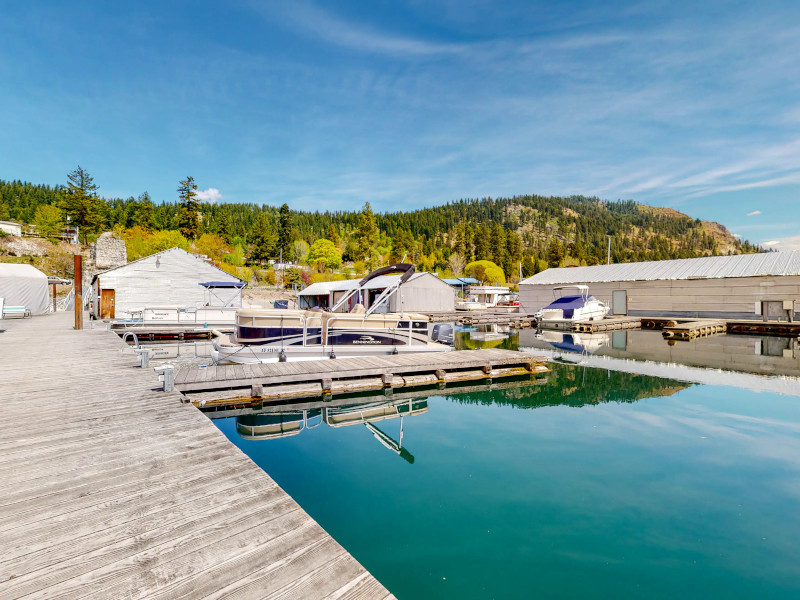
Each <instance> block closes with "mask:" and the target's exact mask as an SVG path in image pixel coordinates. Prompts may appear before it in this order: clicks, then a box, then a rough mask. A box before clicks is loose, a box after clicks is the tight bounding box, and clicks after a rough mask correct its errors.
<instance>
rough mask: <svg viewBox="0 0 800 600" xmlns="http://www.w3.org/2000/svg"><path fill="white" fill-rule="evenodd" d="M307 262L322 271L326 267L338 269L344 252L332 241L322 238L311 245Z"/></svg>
mask: <svg viewBox="0 0 800 600" xmlns="http://www.w3.org/2000/svg"><path fill="white" fill-rule="evenodd" d="M306 262H307V263H308V264H310V265H314V266H316V267H317V268H318V269H320V270H321V271H324V270H325V268H328V269H336V268H338V267H340V266H341V264H342V253H341V252H339V250H338V249H337V248H336V246H335V245H334V243H333V242H332V241H330V240H326V239H324V238H320V239H318V240H317V241H316V242H314V243H313V244H312V245H311V249H310V250H309V251H308V256H307V257H306Z"/></svg>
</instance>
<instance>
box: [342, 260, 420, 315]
mask: <svg viewBox="0 0 800 600" xmlns="http://www.w3.org/2000/svg"><path fill="white" fill-rule="evenodd" d="M395 273H402V276H401V277H400V279H398V280H397V281H395V282H393V283H392V284H391V285H389V286H388V287H386V289H384V290H383V292H381V294H380V295H379V296H378V297H377V298H376V299H375V300H374V302H373V303H372V305H370V307H369V309H368V310H367V311H366V312H365V313H364V315H365V316H369V315H371V314H372V313H373V312H375V309H377V308H378V307H379V306H380V305H381V304H383V303H384V302H386V300H387V299H388V298H389V296H391V295H392V294H394V293H395V292H396V291H397V289H398V288H399V287H400V286H401V285H403V284H404V283H405V282H406V281H408V280H409V279H410V278H411V276H412V275H413V274H414V265H412V264H410V263H397V264H394V265H389V266H388V267H381V268H380V269H375V270H374V271H372V272H371V273H369V274H368V275H367V276H366V277H364V279H362V280H361V281H359V282H358V287H357V288H355V289H352V290H350V291H349V292H348V293H347V294H345V295H344V296H343V297H342V298H340V299H339V301H338V302H337V303H336V304H335V305H334V306H333V308H331V312H336V310H337V309H338V308H339V307H340V306H343V305H345V303H346V302H348V301H349V300H350V298H352V297H353V296H354V295H355V294H357V293H360V292H361V291H362V290H363V289H365V286H366V285H367V283H369V282H370V281H371V280H373V279H375V278H377V277H381V276H382V275H392V274H395Z"/></svg>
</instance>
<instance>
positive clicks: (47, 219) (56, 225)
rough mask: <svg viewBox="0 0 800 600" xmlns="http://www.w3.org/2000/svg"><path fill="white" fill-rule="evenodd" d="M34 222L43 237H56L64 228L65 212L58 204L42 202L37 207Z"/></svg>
mask: <svg viewBox="0 0 800 600" xmlns="http://www.w3.org/2000/svg"><path fill="white" fill-rule="evenodd" d="M33 224H34V225H36V228H37V229H38V230H39V235H41V236H42V237H46V238H56V237H58V236H59V235H60V234H61V231H62V230H63V229H64V213H63V212H61V209H60V208H58V207H57V206H54V205H52V204H42V205H41V206H39V207H38V208H37V209H36V214H35V215H34V217H33Z"/></svg>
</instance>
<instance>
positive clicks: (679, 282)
mask: <svg viewBox="0 0 800 600" xmlns="http://www.w3.org/2000/svg"><path fill="white" fill-rule="evenodd" d="M569 285H588V286H589V291H590V293H591V294H592V295H593V296H595V297H596V298H598V299H600V300H603V301H605V302H608V303H610V304H611V313H610V314H612V315H634V316H670V317H709V318H736V319H762V318H764V319H766V318H773V319H774V318H783V319H786V318H793V319H796V318H797V311H798V310H800V251H788V252H767V253H760V254H741V255H735V256H707V257H702V258H687V259H678V260H661V261H649V262H638V263H621V264H612V265H597V266H591V267H566V268H558V269H547V270H545V271H542V272H541V273H537V274H536V275H533V276H532V277H529V278H527V279H525V280H523V281H522V282H520V285H519V292H520V311H522V312H535V311H537V310H539V309H540V308H542V307H543V306H545V305H547V304H549V303H550V302H552V301H553V296H554V293H555V292H554V288H557V287H559V286H569Z"/></svg>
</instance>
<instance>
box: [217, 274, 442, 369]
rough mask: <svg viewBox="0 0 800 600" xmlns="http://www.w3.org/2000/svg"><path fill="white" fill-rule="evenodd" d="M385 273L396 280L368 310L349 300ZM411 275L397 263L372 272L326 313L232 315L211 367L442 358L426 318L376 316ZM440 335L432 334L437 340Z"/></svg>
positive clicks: (267, 311) (263, 311)
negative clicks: (346, 310) (233, 318)
mask: <svg viewBox="0 0 800 600" xmlns="http://www.w3.org/2000/svg"><path fill="white" fill-rule="evenodd" d="M391 273H402V276H401V277H400V278H399V279H398V280H397V281H396V282H395V283H394V284H392V285H391V286H389V287H387V288H386V289H385V290H384V291H383V293H382V294H381V295H380V296H378V298H376V299H375V300H374V301H373V302H372V304H371V305H370V307H369V309H368V310H365V309H364V306H363V304H361V303H356V304H355V306H354V307H353V309H352V310H351V311H350V312H349V313H342V312H337V311H338V310H339V309H341V308H342V307H346V306H349V305H350V303H351V298H352V299H354V300H359V299H360V298H362V297H364V296H365V295H366V294H365V290H364V285H366V283H367V282H368V281H370V280H372V279H374V278H375V277H380V276H381V275H388V274H391ZM413 273H414V265H410V264H405V263H399V264H397V265H392V266H390V267H384V268H382V269H378V270H377V271H373V272H372V273H370V274H369V275H367V276H366V277H365V278H364V279H362V280H361V281H360V282H359V285H358V287H357V288H355V289H354V290H351V291H350V292H349V293H348V294H346V295H345V296H343V297H342V298H341V299H340V300H339V301H338V302H337V303H336V305H335V306H334V307H333V308H332V309H331V310H330V312H328V311H321V310H285V309H252V308H251V309H240V310H238V311H236V324H235V331H234V333H233V335H230V336H227V335H220V336H218V337H217V338H215V339H214V340H213V342H212V344H213V349H212V351H211V356H212V358H213V359H214V361H215V362H236V363H261V362H277V361H286V360H298V359H300V360H313V359H320V358H345V357H354V356H375V355H385V354H406V353H409V352H415V353H416V352H446V351H448V350H451V349H452V348H451V346H449V345H446V344H442V343H439V342H437V341H433V339H432V334H433V329H434V328H433V324H432V323H431V322H430V318H429V317H428V316H426V315H420V314H414V313H382V314H379V313H377V312H376V311H377V309H378V308H379V307H380V306H381V305H383V304H384V303H385V302H386V301H387V300H388V299H389V297H391V295H392V294H394V293H395V292H396V291H397V290H398V289H399V288H400V286H401V285H402V284H403V283H404V282H405V281H407V280H408V279H409V278H410V277H411V275H413ZM443 337H446V336H444V333H443V332H441V330H437V338H438V339H443Z"/></svg>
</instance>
